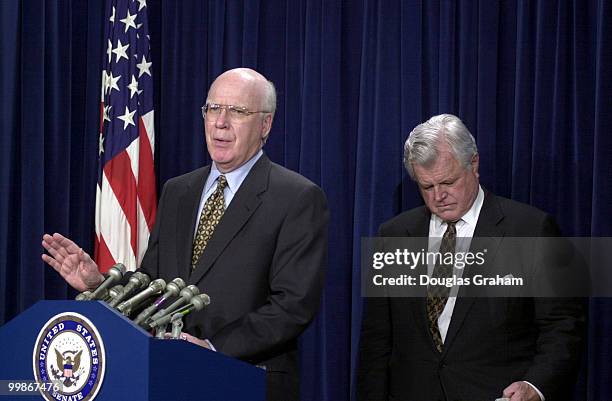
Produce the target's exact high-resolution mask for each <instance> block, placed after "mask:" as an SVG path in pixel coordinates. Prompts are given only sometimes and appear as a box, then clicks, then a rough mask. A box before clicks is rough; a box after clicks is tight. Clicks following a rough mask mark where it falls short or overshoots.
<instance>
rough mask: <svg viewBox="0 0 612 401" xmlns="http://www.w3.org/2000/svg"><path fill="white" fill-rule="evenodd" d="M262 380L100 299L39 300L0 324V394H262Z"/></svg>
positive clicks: (73, 400)
mask: <svg viewBox="0 0 612 401" xmlns="http://www.w3.org/2000/svg"><path fill="white" fill-rule="evenodd" d="M265 382H266V377H265V372H264V371H263V370H261V369H258V368H256V367H254V366H252V365H249V364H247V363H244V362H241V361H238V360H236V359H233V358H229V357H227V356H225V355H223V354H220V353H217V352H212V351H209V350H207V349H205V348H202V347H199V346H197V345H194V344H191V343H188V342H186V341H180V340H159V339H156V338H154V337H153V336H151V335H150V334H149V333H147V332H145V331H144V330H142V329H141V328H140V327H138V326H136V325H134V324H133V323H132V322H131V321H130V320H129V319H126V318H125V317H124V316H122V315H120V314H119V313H117V312H116V311H115V310H113V309H112V308H110V307H109V306H108V305H106V304H105V303H103V302H91V301H90V302H77V301H40V302H38V303H37V304H35V305H34V306H32V307H31V308H29V309H28V310H26V311H24V312H23V313H21V314H20V315H19V316H17V317H16V318H15V319H13V320H11V321H10V322H8V323H6V324H5V325H4V326H2V327H0V383H1V384H2V388H0V399H16V400H22V401H26V400H40V399H41V397H43V399H47V400H59V401H77V400H93V399H95V400H130V401H140V400H151V401H156V400H160V401H178V400H211V401H212V400H261V401H263V400H265V398H266V390H265ZM19 383H21V384H19ZM24 383H28V384H29V385H30V388H29V390H30V391H31V390H32V388H33V387H38V390H39V392H38V393H37V395H26V392H27V391H28V390H27V389H26V388H24V386H23V384H24ZM9 385H10V391H9V387H8V386H9ZM43 387H44V388H43ZM58 389H59V391H55V390H58ZM40 390H42V392H40ZM29 394H32V393H29Z"/></svg>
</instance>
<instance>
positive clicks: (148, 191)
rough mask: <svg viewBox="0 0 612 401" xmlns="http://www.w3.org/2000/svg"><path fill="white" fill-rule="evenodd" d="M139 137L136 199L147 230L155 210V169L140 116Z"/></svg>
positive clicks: (151, 228)
mask: <svg viewBox="0 0 612 401" xmlns="http://www.w3.org/2000/svg"><path fill="white" fill-rule="evenodd" d="M138 128H139V130H138V135H139V137H140V158H139V160H138V199H139V200H140V205H141V206H142V212H143V213H144V216H145V219H146V221H147V226H148V227H149V231H152V230H153V223H154V222H155V212H156V210H157V205H156V201H157V194H156V191H155V171H154V170H153V151H152V149H151V143H150V142H149V136H148V135H147V130H146V128H145V126H144V122H143V121H142V118H139V119H138Z"/></svg>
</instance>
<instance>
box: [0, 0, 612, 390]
mask: <svg viewBox="0 0 612 401" xmlns="http://www.w3.org/2000/svg"><path fill="white" fill-rule="evenodd" d="M147 8H148V13H149V30H150V35H151V46H152V48H151V54H152V59H153V67H152V71H153V78H154V82H155V96H156V97H155V103H156V104H155V110H156V116H155V122H156V143H157V144H158V146H156V155H155V157H156V159H155V162H156V173H157V179H158V187H159V188H161V186H163V184H164V183H165V182H166V181H167V180H168V179H169V178H171V177H174V176H176V175H179V174H183V173H185V172H187V171H190V170H192V169H194V168H197V167H199V166H202V165H205V164H207V163H209V161H210V159H209V157H208V155H207V154H206V151H205V142H204V136H203V132H204V127H203V122H202V117H201V112H200V107H201V106H202V105H203V104H204V102H205V99H206V91H207V88H208V87H209V85H210V84H211V83H212V81H213V80H214V79H215V77H216V76H217V75H219V74H220V73H221V72H222V71H224V70H226V69H229V68H234V67H239V66H245V67H251V68H255V69H257V70H259V71H261V72H262V73H263V74H264V75H266V76H267V77H268V78H269V79H271V80H272V81H273V82H274V84H275V85H276V88H277V91H278V109H277V113H276V116H275V121H274V125H273V128H272V132H271V135H270V139H269V141H268V143H267V145H266V146H265V148H264V150H265V151H266V153H267V154H268V155H269V156H270V158H271V159H272V160H273V161H275V162H277V163H280V164H282V165H284V166H287V167H288V168H290V169H292V170H295V171H298V172H300V173H301V174H303V175H305V176H306V177H308V178H310V179H311V180H313V181H314V182H316V183H317V184H319V185H321V186H322V188H323V189H324V191H325V192H326V194H327V198H328V202H329V206H330V211H331V221H330V233H331V235H330V243H329V246H330V248H329V249H330V252H329V267H328V271H327V280H326V287H325V291H324V295H323V299H322V305H321V309H320V313H319V314H318V316H317V318H316V319H315V321H314V322H313V324H312V325H311V326H310V327H309V328H308V330H307V331H306V332H305V333H304V335H303V336H302V337H301V351H302V352H301V362H300V363H301V366H302V387H303V388H302V394H303V399H305V400H342V399H349V398H351V394H352V392H353V389H354V387H355V383H354V380H355V378H354V372H355V369H356V352H357V350H358V342H359V328H360V324H361V303H362V300H363V299H362V297H361V292H360V249H361V243H360V241H361V238H362V237H367V236H372V235H375V234H376V232H377V229H378V226H379V225H380V224H381V223H382V222H384V221H385V220H387V219H389V218H391V217H392V216H394V215H396V214H398V213H400V212H401V211H403V210H408V209H410V208H412V207H414V206H417V205H419V204H421V203H422V201H421V199H420V195H419V193H418V190H417V188H416V186H415V185H414V183H413V182H411V180H410V179H409V178H408V177H407V174H406V173H405V171H404V168H403V165H402V156H403V144H404V141H405V139H406V137H407V136H408V134H409V132H410V131H411V130H412V128H414V126H415V125H417V124H418V123H420V122H422V121H424V120H426V119H427V118H429V117H430V116H432V115H434V114H439V113H454V114H457V115H458V116H459V117H460V118H462V120H463V121H464V122H465V124H466V125H467V127H468V128H469V129H470V130H471V131H472V133H473V134H474V136H475V137H476V140H477V143H478V146H479V150H480V163H481V169H480V175H481V183H482V184H483V186H484V187H486V188H487V189H489V190H491V191H493V192H495V193H497V194H499V195H503V196H507V197H510V198H513V199H516V200H518V201H523V202H528V203H531V204H533V205H534V206H536V207H539V208H541V209H543V210H546V211H547V212H549V213H551V214H552V215H553V216H554V217H555V218H556V219H557V221H558V222H559V223H560V225H561V227H562V230H563V232H564V233H565V234H566V235H576V236H589V235H592V236H610V235H612V230H611V229H610V228H609V222H610V221H612V212H611V211H610V208H609V205H610V204H611V203H612V189H611V188H612V187H611V186H610V185H609V183H610V181H611V179H612V173H611V172H612V136H611V132H612V113H611V111H610V110H611V109H610V99H612V50H611V49H612V28H611V26H610V23H609V21H610V20H612V6H611V5H610V3H609V2H608V1H606V0H584V1H583V0H573V1H572V0H563V1H561V0H560V1H557V2H550V1H546V0H536V1H519V0H516V1H488V0H486V1H485V0H481V1H477V0H474V1H446V0H442V1H439V0H428V1H422V0H411V1H401V0H387V1H377V0H362V1H347V0H344V1H342V0H339V1H324V0H296V1H266V0H256V1H244V2H239V1H199V0H184V1H162V0H149V1H148V2H147ZM104 18H105V17H104V2H101V1H97V0H88V1H70V0H61V1H42V0H32V1H23V2H10V1H9V2H0V22H1V25H0V33H1V34H0V46H1V48H0V51H1V53H0V54H1V55H2V62H1V63H0V90H1V91H2V94H3V95H4V96H3V98H4V100H3V103H2V107H0V129H1V133H0V180H1V181H0V189H1V191H0V323H3V322H5V321H7V320H9V319H11V318H12V317H13V316H15V315H16V314H17V313H19V312H20V311H22V310H23V309H25V308H27V307H28V306H30V305H31V304H32V303H34V302H35V301H37V300H39V299H44V298H47V299H54V298H66V297H69V296H73V295H74V293H73V292H72V290H70V289H68V288H67V286H66V285H65V284H64V283H63V282H62V280H61V278H59V276H58V275H57V274H56V273H55V272H54V271H53V270H52V269H50V268H48V267H44V266H43V263H42V262H41V260H40V253H41V252H42V247H41V246H40V240H41V236H42V234H43V233H44V232H55V231H58V232H61V233H63V234H66V235H68V236H70V237H72V238H73V239H74V240H75V241H76V242H77V243H79V244H80V245H81V246H82V247H83V248H84V250H86V251H87V252H91V250H92V246H93V238H94V228H93V210H94V200H95V182H96V178H95V177H96V168H97V167H96V166H97V163H96V157H97V151H98V143H97V141H98V130H99V101H100V82H101V59H102V57H104V56H105V50H106V45H105V44H104V43H103V32H102V26H103V19H104ZM160 193H161V191H160ZM611 312H612V302H610V300H608V299H597V300H592V301H591V310H590V315H591V319H590V323H589V326H590V331H589V342H588V349H587V353H586V356H585V368H584V374H583V380H582V381H581V382H580V384H579V386H578V388H577V396H576V399H577V400H593V401H595V400H601V399H612V384H610V383H609V381H608V380H607V378H608V377H609V376H610V374H612V372H611V371H612V368H611V367H610V366H609V362H608V360H609V357H608V356H609V355H610V353H612V318H610V316H612V313H611Z"/></svg>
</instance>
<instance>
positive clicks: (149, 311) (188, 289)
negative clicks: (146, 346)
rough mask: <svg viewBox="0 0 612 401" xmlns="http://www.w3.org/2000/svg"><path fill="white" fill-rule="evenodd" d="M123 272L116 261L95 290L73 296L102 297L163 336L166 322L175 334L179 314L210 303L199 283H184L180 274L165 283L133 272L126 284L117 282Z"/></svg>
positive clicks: (96, 298) (180, 324)
mask: <svg viewBox="0 0 612 401" xmlns="http://www.w3.org/2000/svg"><path fill="white" fill-rule="evenodd" d="M125 272H126V268H125V266H124V265H123V264H121V263H117V264H116V265H114V266H113V267H111V268H110V270H109V271H108V273H107V275H106V279H105V280H104V281H103V282H102V283H101V284H100V285H99V286H98V287H97V288H96V289H95V290H93V291H85V292H82V293H80V294H79V295H77V297H76V298H75V299H76V300H77V301H94V300H100V301H104V302H106V303H107V304H108V305H109V306H111V307H112V308H115V309H116V310H117V311H119V312H120V313H121V314H122V315H124V316H126V317H128V318H131V319H132V320H133V321H134V323H135V324H137V325H139V326H140V327H142V328H143V329H145V330H155V331H156V335H157V337H160V338H162V337H164V335H165V332H166V326H167V325H168V324H172V325H173V331H172V337H173V338H177V337H178V335H179V334H180V329H181V328H182V326H183V323H182V318H183V317H184V316H185V315H187V314H189V313H191V312H193V311H199V310H202V309H204V308H205V307H206V306H208V305H209V304H210V297H209V296H208V295H206V294H200V290H199V289H198V287H196V286H195V285H189V286H188V285H186V284H185V281H184V280H183V279H181V278H178V277H177V278H175V279H174V280H172V281H170V282H169V283H166V281H165V280H163V279H161V278H159V279H157V280H153V281H151V278H150V277H149V276H148V275H147V274H144V273H141V272H136V273H134V274H132V275H131V276H130V278H129V280H128V282H127V283H125V285H121V284H118V283H119V282H121V281H122V280H123V276H124V274H125Z"/></svg>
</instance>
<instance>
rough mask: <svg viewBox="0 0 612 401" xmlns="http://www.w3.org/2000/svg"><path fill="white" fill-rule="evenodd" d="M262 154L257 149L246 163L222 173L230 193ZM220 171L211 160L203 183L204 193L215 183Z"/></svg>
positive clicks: (240, 182) (237, 186)
mask: <svg viewBox="0 0 612 401" xmlns="http://www.w3.org/2000/svg"><path fill="white" fill-rule="evenodd" d="M262 155H263V150H261V149H259V152H257V153H256V154H255V156H253V157H251V158H250V159H249V160H248V161H247V162H246V163H244V164H243V165H242V166H240V167H238V168H237V169H235V170H232V171H230V172H229V173H224V174H223V175H224V176H225V179H226V180H227V187H226V188H228V189H229V190H230V191H232V193H234V194H235V193H236V191H238V188H240V185H241V184H242V181H244V179H245V178H246V176H247V175H248V174H249V172H250V171H251V169H252V168H253V166H254V165H255V163H257V160H259V158H260V157H261V156H262ZM221 174H222V173H221V172H220V171H219V169H218V168H217V164H216V163H215V162H214V161H213V163H212V166H211V167H210V173H209V174H208V178H207V179H206V184H205V185H204V193H207V192H208V191H209V190H210V189H211V187H212V186H213V185H216V184H215V183H216V182H217V178H219V176H220V175H221Z"/></svg>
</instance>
